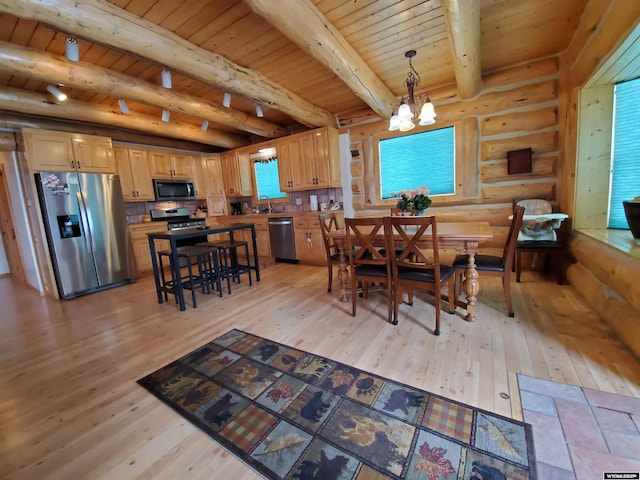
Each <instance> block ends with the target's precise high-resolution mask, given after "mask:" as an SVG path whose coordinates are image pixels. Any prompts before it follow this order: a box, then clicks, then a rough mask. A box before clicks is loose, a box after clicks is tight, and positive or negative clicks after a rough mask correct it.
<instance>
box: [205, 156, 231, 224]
mask: <svg viewBox="0 0 640 480" xmlns="http://www.w3.org/2000/svg"><path fill="white" fill-rule="evenodd" d="M202 166H203V169H204V177H205V184H206V187H207V215H208V216H210V217H214V216H218V215H226V214H227V202H226V197H225V195H224V180H223V176H222V159H221V158H220V155H219V154H217V153H216V154H211V155H203V157H202Z"/></svg>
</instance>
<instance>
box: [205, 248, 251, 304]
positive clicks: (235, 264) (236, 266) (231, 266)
mask: <svg viewBox="0 0 640 480" xmlns="http://www.w3.org/2000/svg"><path fill="white" fill-rule="evenodd" d="M198 245H202V246H207V247H215V248H217V249H218V252H219V254H220V276H221V277H222V278H226V280H227V291H228V292H229V293H231V281H232V280H237V282H238V283H240V275H242V274H244V273H246V274H247V275H248V276H249V286H251V285H253V282H252V280H251V264H250V262H249V243H248V242H245V241H243V240H233V241H232V240H223V241H220V242H209V243H199V244H198ZM238 249H244V253H245V258H246V263H241V262H240V260H239V257H238Z"/></svg>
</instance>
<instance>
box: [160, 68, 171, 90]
mask: <svg viewBox="0 0 640 480" xmlns="http://www.w3.org/2000/svg"><path fill="white" fill-rule="evenodd" d="M162 86H163V87H164V88H171V86H172V84H171V72H170V71H169V70H162Z"/></svg>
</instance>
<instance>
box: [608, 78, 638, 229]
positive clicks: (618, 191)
mask: <svg viewBox="0 0 640 480" xmlns="http://www.w3.org/2000/svg"><path fill="white" fill-rule="evenodd" d="M614 92H615V95H614V98H615V100H614V102H615V104H614V109H613V152H612V154H613V159H612V163H613V166H612V171H611V194H610V196H609V198H610V200H609V225H608V226H609V228H624V229H628V228H629V225H628V224H627V219H626V217H625V216H624V207H623V206H622V202H623V201H624V200H633V199H634V198H635V197H637V196H638V195H640V157H639V156H638V155H639V152H640V78H636V79H635V80H631V81H628V82H624V83H619V84H617V85H616V86H615V91H614Z"/></svg>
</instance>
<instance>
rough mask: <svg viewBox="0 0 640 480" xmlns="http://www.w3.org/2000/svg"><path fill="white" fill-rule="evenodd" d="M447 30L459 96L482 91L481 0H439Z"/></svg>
mask: <svg viewBox="0 0 640 480" xmlns="http://www.w3.org/2000/svg"><path fill="white" fill-rule="evenodd" d="M440 4H441V5H442V11H443V12H444V17H445V19H446V21H447V28H448V31H449V47H450V48H451V52H452V54H453V58H452V62H453V70H454V72H455V75H456V83H457V85H458V95H459V96H460V98H462V99H469V98H474V97H476V96H477V95H478V94H479V93H480V91H481V90H482V65H481V63H480V60H481V59H480V0H440Z"/></svg>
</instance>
